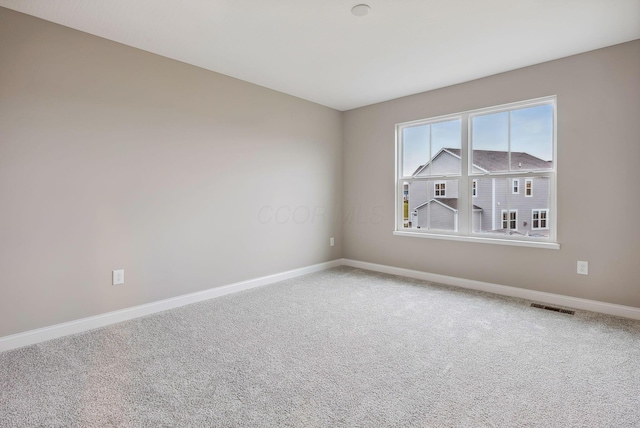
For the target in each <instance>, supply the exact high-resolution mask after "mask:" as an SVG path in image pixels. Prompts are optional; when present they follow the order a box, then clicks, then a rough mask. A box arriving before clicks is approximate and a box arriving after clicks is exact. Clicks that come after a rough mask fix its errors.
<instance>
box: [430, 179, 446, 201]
mask: <svg viewBox="0 0 640 428" xmlns="http://www.w3.org/2000/svg"><path fill="white" fill-rule="evenodd" d="M438 186H441V187H440V189H438ZM438 192H440V193H439V194H438ZM433 197H434V198H446V197H447V182H446V181H444V180H439V181H434V182H433Z"/></svg>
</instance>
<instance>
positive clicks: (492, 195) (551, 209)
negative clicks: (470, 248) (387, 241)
mask: <svg viewBox="0 0 640 428" xmlns="http://www.w3.org/2000/svg"><path fill="white" fill-rule="evenodd" d="M555 118H556V99H555V97H546V98H540V99H537V100H530V101H523V102H518V103H513V104H508V105H502V106H497V107H488V108H484V109H479V110H473V111H467V112H462V113H456V114H451V115H445V116H439V117H435V118H429V119H424V120H417V121H414V122H407V123H401V124H398V125H397V126H396V138H397V171H398V174H397V191H396V193H397V195H398V197H397V215H396V217H397V222H396V231H395V232H394V233H396V234H399V235H408V236H422V237H432V238H438V239H455V240H470V241H474V242H492V243H502V244H513V245H529V246H537V247H546V248H559V246H558V245H557V243H556V236H557V231H556V229H555V218H556V213H555V210H556V200H555V198H556V196H555V195H556V173H557V170H556V162H555V152H556V140H555V135H556V131H555V120H556V119H555ZM463 125H464V126H463ZM520 185H522V187H523V189H520ZM534 186H535V188H536V191H535V192H534V191H533V188H534ZM480 189H482V190H480ZM532 207H536V208H532ZM408 213H411V215H409V214H408ZM528 213H531V217H530V218H529V215H528ZM519 216H521V217H522V218H519ZM409 217H411V218H409ZM519 221H520V223H521V224H519V223H518V222H519ZM533 230H535V231H536V232H535V233H531V232H532V231H533Z"/></svg>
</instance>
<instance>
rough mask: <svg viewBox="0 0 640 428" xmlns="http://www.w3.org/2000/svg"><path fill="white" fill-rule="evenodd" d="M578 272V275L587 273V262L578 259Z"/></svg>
mask: <svg viewBox="0 0 640 428" xmlns="http://www.w3.org/2000/svg"><path fill="white" fill-rule="evenodd" d="M578 273H579V274H580V275H589V262H582V261H580V260H578Z"/></svg>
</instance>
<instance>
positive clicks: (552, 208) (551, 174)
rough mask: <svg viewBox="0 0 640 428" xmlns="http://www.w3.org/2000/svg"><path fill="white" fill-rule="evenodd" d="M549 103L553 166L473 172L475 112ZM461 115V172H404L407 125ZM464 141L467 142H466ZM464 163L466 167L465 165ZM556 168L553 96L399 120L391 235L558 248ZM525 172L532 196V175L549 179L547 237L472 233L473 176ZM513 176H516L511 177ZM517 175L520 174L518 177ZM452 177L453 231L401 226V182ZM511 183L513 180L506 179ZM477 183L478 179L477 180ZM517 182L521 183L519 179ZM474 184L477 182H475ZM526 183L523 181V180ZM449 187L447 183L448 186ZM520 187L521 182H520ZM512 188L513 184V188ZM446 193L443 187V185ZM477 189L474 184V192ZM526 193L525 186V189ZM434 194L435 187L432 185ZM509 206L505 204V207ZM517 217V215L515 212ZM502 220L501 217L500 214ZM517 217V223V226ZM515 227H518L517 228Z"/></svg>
mask: <svg viewBox="0 0 640 428" xmlns="http://www.w3.org/2000/svg"><path fill="white" fill-rule="evenodd" d="M545 104H549V105H552V106H553V113H552V115H553V116H552V120H553V135H552V140H553V141H552V144H553V148H552V153H553V163H552V167H550V168H549V169H547V170H526V171H520V170H518V171H514V170H512V171H506V172H503V173H488V172H486V171H480V172H474V170H473V165H472V156H471V153H472V141H471V135H472V119H473V117H475V116H478V115H484V114H489V113H498V112H501V111H509V110H515V109H520V108H528V107H535V106H538V105H545ZM455 119H460V121H461V133H462V146H461V149H460V158H461V162H462V170H461V174H442V175H430V176H425V177H424V178H423V177H415V176H403V175H402V171H403V169H402V168H403V163H402V160H403V153H402V135H403V130H404V129H405V128H407V127H412V126H420V125H427V124H435V123H438V122H444V121H448V120H455ZM465 141H466V142H467V143H465ZM464 165H466V168H465V167H464ZM557 169H558V157H557V101H556V96H548V97H542V98H537V99H532V100H527V101H521V102H515V103H510V104H504V105H500V106H493V107H487V108H482V109H477V110H471V111H466V112H460V113H455V114H450V115H443V116H438V117H432V118H428V119H422V120H415V121H411V122H404V123H399V124H397V125H396V190H395V193H396V195H395V196H396V197H395V200H396V210H395V217H396V221H395V230H394V231H393V234H394V235H397V236H408V237H420V238H429V239H444V240H454V241H463V242H475V243H487V244H499V245H514V246H523V247H535V248H547V249H559V248H560V244H559V243H558V242H557V181H556V175H557ZM522 175H525V176H526V177H530V178H527V179H526V180H531V195H530V196H529V197H532V196H533V179H534V178H536V177H545V178H548V179H549V208H545V209H546V210H548V212H547V229H549V234H548V236H547V237H534V236H528V235H527V236H522V235H517V234H514V235H509V234H508V233H507V234H506V235H505V236H503V235H500V236H487V235H485V234H478V233H473V231H472V228H473V226H472V224H473V209H472V207H473V203H472V202H471V201H473V198H474V196H473V194H472V193H473V189H472V183H473V180H474V179H477V178H476V177H487V178H491V177H504V178H510V179H513V178H520V177H521V176H522ZM514 176H516V177H514ZM517 176H520V177H517ZM445 178H446V179H448V180H449V179H451V180H457V181H458V186H457V187H458V199H459V202H458V215H459V222H458V226H459V227H458V228H457V230H456V231H451V232H449V231H437V232H432V231H429V230H425V229H418V230H416V229H408V228H404V227H403V226H404V225H403V219H404V215H403V192H402V190H403V188H402V187H403V186H402V183H403V182H407V181H408V182H411V181H418V180H422V179H429V180H434V179H436V180H437V179H441V180H442V179H445ZM509 182H510V183H511V184H512V185H513V181H512V180H509ZM478 184H479V182H478ZM518 184H520V183H518ZM476 186H477V185H476ZM525 186H526V184H525ZM447 187H448V186H447ZM519 187H520V186H519ZM512 190H513V188H512ZM445 194H446V187H445ZM477 194H478V189H477V187H476V196H477ZM525 196H527V195H526V190H525ZM434 197H435V187H434ZM507 208H508V207H507ZM518 217H519V216H518ZM501 220H502V218H501ZM517 226H518V225H517V220H516V227H517ZM516 230H517V229H516Z"/></svg>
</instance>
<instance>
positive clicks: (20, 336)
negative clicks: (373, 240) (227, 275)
mask: <svg viewBox="0 0 640 428" xmlns="http://www.w3.org/2000/svg"><path fill="white" fill-rule="evenodd" d="M341 264H342V260H340V259H338V260H332V261H330V262H326V263H319V264H316V265H311V266H306V267H303V268H300V269H293V270H290V271H286V272H281V273H277V274H274V275H268V276H263V277H260V278H254V279H250V280H247V281H242V282H236V283H234V284H229V285H225V286H222V287H216V288H210V289H208V290H204V291H199V292H196V293H190V294H185V295H182V296H177V297H172V298H170V299H165V300H159V301H157V302H152V303H147V304H144V305H139V306H133V307H130V308H126V309H121V310H118V311H113V312H107V313H105V314H100V315H95V316H92V317H87V318H82V319H79V320H75V321H69V322H65V323H61V324H56V325H52V326H49V327H43V328H39V329H36V330H30V331H26V332H24V333H17V334H13V335H11V336H5V337H0V352H2V351H8V350H9V349H15V348H20V347H22V346H27V345H33V344H35V343H40V342H44V341H47V340H51V339H56V338H58V337H62V336H67V335H69V334H75V333H82V332H84V331H87V330H93V329H95V328H98V327H104V326H107V325H110V324H115V323H118V322H122V321H126V320H130V319H132V318H138V317H141V316H144V315H149V314H153V313H156V312H160V311H165V310H167V309H173V308H177V307H180V306H184V305H188V304H190V303H196V302H201V301H203V300H208V299H213V298H215V297H220V296H224V295H227V294H231V293H236V292H238V291H242V290H248V289H250V288H255V287H260V286H262V285H267V284H271V283H274V282H278V281H283V280H285V279H290V278H295V277H297V276H301V275H306V274H308V273H313V272H318V271H321V270H325V269H331V268H334V267H337V266H340V265H341Z"/></svg>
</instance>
